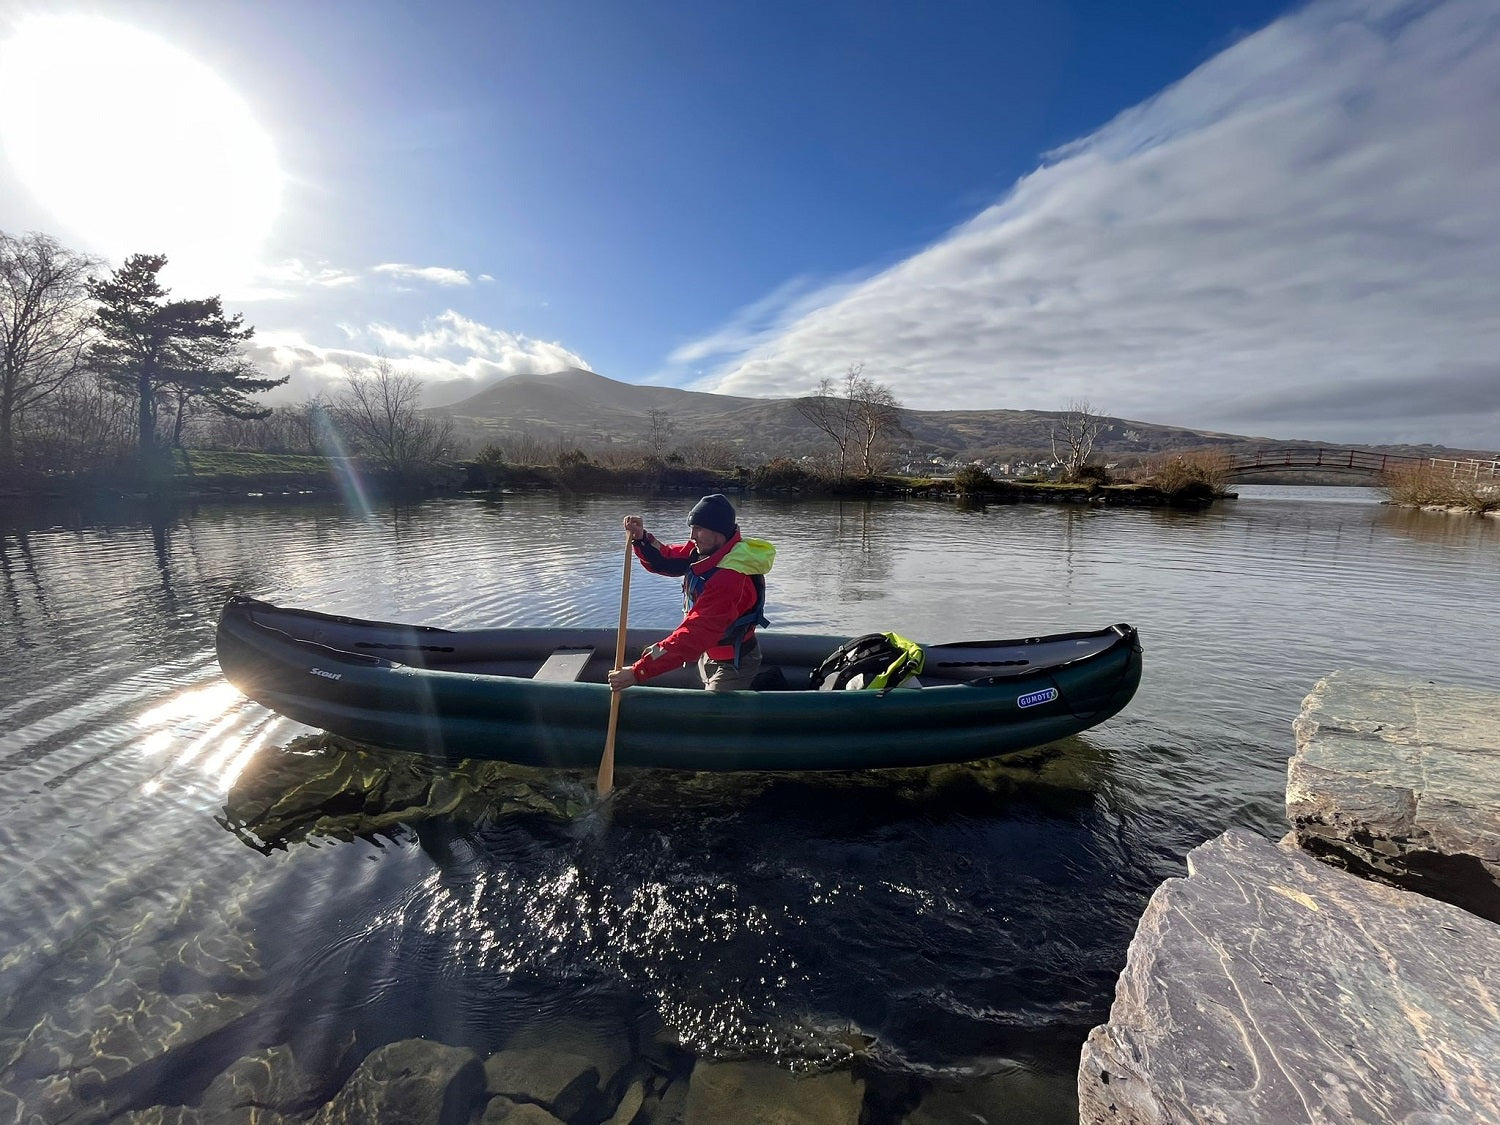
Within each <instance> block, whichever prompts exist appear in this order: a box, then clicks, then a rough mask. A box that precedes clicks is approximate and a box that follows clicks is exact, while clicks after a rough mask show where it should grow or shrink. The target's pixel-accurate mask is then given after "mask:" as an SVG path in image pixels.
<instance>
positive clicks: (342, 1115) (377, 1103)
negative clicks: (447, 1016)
mask: <svg viewBox="0 0 1500 1125" xmlns="http://www.w3.org/2000/svg"><path fill="white" fill-rule="evenodd" d="M483 1099H484V1070H483V1068H481V1067H480V1065H479V1057H478V1056H477V1055H475V1054H474V1052H473V1051H470V1050H468V1049H466V1048H463V1047H450V1046H448V1045H446V1044H444V1043H433V1042H429V1041H428V1040H426V1039H403V1040H402V1041H401V1042H399V1043H389V1044H387V1045H386V1046H384V1047H380V1048H378V1049H376V1050H374V1051H371V1052H370V1053H369V1055H367V1056H366V1057H365V1060H364V1062H362V1063H360V1064H359V1068H358V1069H357V1070H356V1071H355V1072H354V1074H353V1075H352V1076H351V1077H350V1078H349V1081H348V1082H345V1083H344V1088H343V1089H342V1090H340V1091H339V1092H338V1094H337V1095H336V1096H335V1097H334V1099H333V1101H331V1102H329V1103H328V1104H327V1105H325V1106H324V1107H323V1108H322V1109H320V1110H319V1111H318V1113H317V1114H316V1116H314V1117H313V1119H312V1125H369V1123H370V1122H377V1121H378V1122H384V1121H393V1122H394V1121H399V1122H402V1125H463V1123H466V1122H468V1121H469V1120H470V1119H471V1118H472V1116H473V1112H474V1109H475V1107H476V1106H478V1105H479V1104H481V1103H482V1102H483Z"/></svg>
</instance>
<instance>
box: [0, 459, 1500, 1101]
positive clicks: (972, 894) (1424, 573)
mask: <svg viewBox="0 0 1500 1125" xmlns="http://www.w3.org/2000/svg"><path fill="white" fill-rule="evenodd" d="M1378 498H1379V497H1378V494H1377V493H1375V492H1373V491H1372V490H1368V489H1358V488H1332V489H1331V488H1306V489H1297V488H1285V487H1269V486H1259V487H1255V486H1245V487H1243V488H1242V489H1241V494H1240V498H1239V499H1238V500H1234V501H1226V502H1221V503H1219V504H1217V505H1215V506H1214V507H1213V508H1212V509H1210V510H1208V511H1206V512H1176V511H1165V510H1099V511H1096V510H1085V509H1076V508H1070V507H1047V506H1029V505H1017V506H991V507H988V508H985V509H982V510H972V511H968V510H959V509H955V508H954V507H953V506H951V505H948V504H944V503H935V502H920V501H913V502H901V501H895V502H890V501H881V502H877V503H862V502H842V503H840V502H832V501H818V502H786V501H775V500H769V499H759V498H747V499H745V500H744V501H743V502H742V503H741V505H740V517H741V523H742V525H743V526H744V527H745V529H746V531H747V533H749V534H754V535H759V536H763V537H765V538H768V539H771V540H773V541H774V542H775V543H776V544H777V546H778V549H779V555H778V560H777V565H776V568H775V570H774V572H773V574H772V575H771V581H770V598H769V605H768V609H767V616H768V617H769V618H770V619H771V622H772V626H773V628H779V629H786V630H788V631H800V632H829V633H834V632H843V633H849V634H855V633H860V632H865V631H870V630H877V629H879V630H894V631H898V632H900V633H903V634H905V635H907V636H910V637H913V638H918V639H923V640H928V641H948V640H963V639H979V638H991V637H1019V636H1030V635H1035V634H1038V633H1043V632H1056V631H1062V630H1068V629H1082V628H1094V627H1098V626H1102V625H1107V624H1110V623H1112V622H1116V621H1127V622H1130V623H1131V624H1134V625H1136V626H1137V627H1138V628H1139V629H1140V632H1141V638H1142V643H1143V645H1144V646H1145V650H1146V651H1145V662H1146V663H1145V676H1144V679H1143V682H1142V686H1141V690H1140V692H1139V694H1138V695H1137V697H1136V699H1135V701H1134V702H1133V703H1132V704H1131V706H1130V707H1129V708H1127V709H1126V710H1125V712H1124V713H1123V714H1121V715H1120V716H1119V717H1117V718H1116V719H1114V720H1112V721H1110V722H1109V723H1107V724H1105V725H1104V726H1102V727H1100V728H1097V729H1096V730H1094V731H1091V732H1088V733H1087V734H1085V735H1084V736H1082V737H1081V738H1079V739H1075V740H1071V741H1070V742H1068V743H1064V744H1061V745H1059V746H1058V747H1057V748H1055V753H1054V754H1053V755H1052V756H1051V761H1050V764H1049V765H1048V766H1047V769H1046V770H1045V771H1044V772H1043V773H1042V774H1040V775H1038V774H1036V773H1035V772H1034V771H1031V772H1030V773H1028V771H1019V772H1012V773H1005V772H1003V771H996V770H991V769H988V768H970V767H965V768H959V769H948V770H939V771H910V772H908V771H902V772H900V773H896V774H889V775H887V774H863V775H836V776H829V775H815V776H807V777H787V776H746V775H737V776H731V777H709V776H706V775H695V776H680V775H670V774H654V773H653V774H634V775H633V774H631V773H629V772H625V773H622V774H621V775H620V776H619V778H618V780H617V785H618V790H617V796H616V798H615V800H614V802H613V807H612V809H610V810H609V813H608V815H603V814H601V813H599V812H598V811H591V812H589V813H587V814H584V815H581V816H574V817H572V818H567V817H561V816H553V815H548V814H545V813H536V814H528V815H504V816H500V815H497V816H495V817H493V818H490V819H487V820H485V821H484V822H482V823H480V824H479V825H478V826H477V827H473V828H463V829H461V830H460V829H459V828H458V827H455V826H452V825H447V826H445V825H444V824H443V823H442V822H441V821H429V822H427V823H426V824H425V825H424V826H423V827H422V829H421V831H420V832H416V831H411V830H404V829H397V830H395V831H394V832H393V834H391V835H390V836H387V837H385V838H381V839H379V840H375V841H365V840H356V841H354V842H352V843H329V842H328V841H323V842H321V843H319V844H318V845H317V846H314V845H312V844H309V843H292V844H290V845H288V846H287V847H285V848H284V849H281V850H272V851H271V852H270V853H269V854H262V853H261V852H260V851H258V850H255V849H254V848H252V847H247V846H246V844H245V842H243V841H242V840H241V839H240V838H239V837H237V836H236V835H234V834H233V833H231V832H229V831H226V829H225V828H224V827H222V826H221V823H220V821H219V819H217V818H218V817H221V816H222V815H223V812H224V808H223V806H224V804H225V801H226V794H227V793H228V792H229V791H230V788H231V786H232V785H233V784H234V783H235V781H236V779H237V778H239V777H241V776H242V775H246V774H248V772H250V771H251V770H253V768H254V766H255V764H256V763H257V762H258V761H260V760H261V759H262V757H263V756H266V755H282V754H284V753H285V751H284V749H283V748H284V747H285V746H286V745H287V744H288V743H289V742H291V741H292V739H294V738H296V737H297V736H299V735H302V734H306V733H308V732H307V731H306V730H305V728H301V727H299V726H297V725H296V724H294V723H291V722H288V721H286V720H283V719H280V718H278V717H276V716H274V715H272V714H270V713H269V712H267V711H265V710H264V709H262V708H260V707H258V706H256V705H254V704H251V703H248V702H247V701H245V700H244V699H242V698H241V697H240V696H238V694H237V693H236V692H235V691H234V690H233V689H232V688H230V687H228V685H226V684H225V683H224V681H223V679H222V677H221V676H220V675H219V671H218V667H217V665H216V663H215V660H214V653H213V631H214V621H215V617H216V615H217V613H218V610H219V608H220V606H221V605H222V603H223V601H224V600H225V599H226V598H227V597H228V596H229V595H230V594H231V593H236V592H244V593H249V594H253V595H256V596H259V597H264V598H266V599H269V600H272V601H276V602H279V603H282V604H288V605H298V606H305V607H309V608H317V609H322V610H326V611H331V612H339V613H348V614H353V615H357V616H362V617H378V618H386V619H395V620H410V621H416V622H425V623H430V624H436V625H444V626H454V627H466V626H481V625H605V626H609V627H613V625H614V624H615V621H616V619H617V616H618V607H619V571H620V549H621V535H620V530H619V520H620V516H621V515H623V514H625V513H627V512H630V511H642V512H643V513H644V515H645V517H646V522H647V526H648V527H650V528H652V529H653V530H655V531H657V532H658V533H659V534H663V535H664V536H675V535H676V533H677V532H679V531H683V530H685V529H684V527H683V516H684V514H685V512H686V510H687V508H688V507H689V506H690V504H691V501H692V499H693V498H682V497H675V498H665V499H659V500H650V501H645V502H636V501H632V500H630V499H629V498H616V499H610V498H575V497H566V496H557V495H517V496H505V497H501V498H495V499H470V498H464V499H449V500H440V501H434V502H431V503H427V504H423V505H420V506H416V507H408V508H395V509H393V508H390V507H383V508H376V509H375V510H373V511H368V512H363V511H358V510H355V509H354V508H353V507H351V506H342V505H333V504H327V505H324V504H317V505H314V504H307V505H284V506H275V507H272V506H266V507H257V506H247V505H241V506H230V507H199V508H195V509H180V510H172V511H163V512H155V513H153V512H149V511H133V512H130V513H124V514H116V515H114V516H113V517H109V518H102V517H97V516H96V517H85V516H82V515H78V514H59V513H56V512H53V513H50V514H39V513H35V512H28V513H17V512H11V513H9V514H8V515H0V519H3V520H5V523H4V525H3V528H0V660H3V668H4V672H3V680H0V855H3V874H0V890H3V893H0V996H3V1000H0V1090H3V1091H9V1092H10V1096H12V1097H18V1098H20V1099H22V1100H23V1102H25V1103H26V1104H27V1105H28V1108H33V1107H36V1106H40V1107H41V1108H40V1110H39V1112H42V1113H43V1114H44V1115H51V1117H52V1118H56V1119H61V1118H62V1116H63V1115H64V1114H65V1112H68V1111H69V1110H68V1107H69V1106H75V1107H76V1099H77V1098H80V1097H82V1098H91V1097H98V1096H102V1097H105V1098H106V1099H112V1100H111V1101H110V1104H112V1105H114V1106H117V1107H125V1108H128V1107H145V1106H150V1105H175V1104H183V1103H192V1102H195V1101H196V1100H197V1099H198V1098H199V1097H200V1096H201V1095H202V1093H203V1091H204V1090H205V1089H206V1088H207V1086H208V1084H209V1083H210V1081H211V1080H212V1079H213V1078H214V1076H215V1075H217V1074H218V1073H219V1072H220V1071H222V1070H223V1069H224V1068H225V1067H226V1066H228V1065H229V1064H230V1063H232V1062H233V1061H234V1060H235V1059H237V1058H239V1057H240V1056H243V1055H249V1054H252V1053H254V1052H256V1051H258V1050H261V1049H263V1048H266V1047H270V1046H274V1045H277V1044H291V1045H292V1046H293V1047H294V1048H295V1050H296V1051H297V1052H298V1054H299V1058H301V1059H303V1060H305V1061H306V1065H308V1066H309V1067H311V1068H312V1069H313V1070H315V1071H317V1072H319V1073H321V1074H322V1075H323V1076H324V1077H323V1079H322V1080H323V1081H324V1082H325V1083H327V1084H331V1088H330V1090H329V1091H328V1093H330V1094H331V1092H332V1090H335V1089H336V1088H337V1083H338V1082H341V1081H342V1080H343V1078H344V1077H345V1076H347V1074H348V1073H349V1071H350V1069H351V1068H352V1067H353V1066H354V1065H355V1064H356V1063H357V1062H358V1061H359V1058H360V1057H362V1056H363V1055H364V1054H365V1053H366V1052H368V1051H369V1050H371V1049H372V1048H374V1047H377V1046H379V1045H381V1044H384V1043H387V1042H392V1041H396V1040H400V1039H406V1038H411V1037H415V1036H425V1037H428V1038H430V1039H434V1040H438V1041H442V1042H446V1043H450V1044H455V1045H461V1046H468V1047H472V1048H474V1049H475V1050H476V1051H478V1052H479V1054H480V1056H481V1057H484V1056H485V1055H487V1054H489V1053H491V1052H493V1051H495V1050H497V1049H500V1048H501V1047H504V1046H506V1045H508V1044H515V1043H521V1042H547V1041H549V1036H552V1037H556V1038H561V1039H566V1038H568V1037H570V1036H572V1037H576V1036H577V1035H579V1034H583V1033H584V1032H585V1031H592V1032H597V1033H599V1034H602V1035H607V1036H613V1037H616V1038H618V1039H620V1040H621V1041H623V1042H628V1043H630V1044H632V1050H637V1051H647V1052H649V1051H650V1050H652V1048H651V1047H650V1046H649V1045H650V1044H652V1043H656V1044H660V1043H663V1042H670V1043H673V1044H676V1045H677V1046H678V1047H679V1048H680V1053H681V1054H682V1055H686V1056H688V1057H692V1056H695V1055H707V1056H712V1057H743V1056H749V1057H755V1058H767V1059H771V1058H774V1059H777V1060H779V1061H781V1062H783V1063H784V1064H787V1065H791V1066H802V1067H808V1066H853V1067H854V1068H856V1070H857V1071H858V1072H859V1073H860V1074H861V1075H862V1076H863V1077H864V1078H865V1079H866V1082H867V1089H868V1090H869V1091H870V1096H869V1102H868V1105H869V1111H868V1112H869V1118H868V1119H869V1120H870V1121H871V1122H872V1123H873V1125H880V1123H881V1122H884V1121H893V1122H894V1121H899V1120H901V1119H902V1117H903V1115H904V1114H905V1113H906V1112H907V1111H909V1110H911V1108H912V1107H913V1106H915V1105H917V1104H918V1102H919V1101H921V1100H922V1099H924V1098H928V1097H931V1096H933V1092H934V1091H945V1092H946V1093H947V1094H948V1095H951V1096H952V1097H953V1098H956V1099H959V1102H962V1100H963V1099H968V1104H971V1105H972V1106H974V1107H977V1109H978V1110H980V1111H982V1112H986V1113H990V1114H994V1113H996V1112H997V1108H996V1107H999V1110H998V1112H1003V1113H1009V1114H1010V1115H1011V1119H1014V1120H1029V1121H1049V1120H1057V1121H1064V1120H1075V1119H1076V1104H1075V1102H1074V1098H1073V1092H1072V1088H1073V1080H1074V1073H1075V1067H1076V1062H1077V1055H1078V1048H1079V1045H1080V1044H1081V1042H1082V1040H1083V1037H1084V1035H1085V1034H1086V1033H1087V1031H1088V1029H1089V1028H1090V1027H1092V1026H1093V1025H1095V1024H1097V1023H1099V1022H1101V1021H1102V1020H1103V1019H1104V1018H1105V1017H1106V1015H1107V1012H1108V1007H1109V1004H1110V1001H1111V998H1112V993H1113V987H1114V981H1115V977H1116V975H1117V973H1118V972H1119V970H1120V968H1121V967H1122V965H1123V963H1124V957H1125V950H1126V946H1127V945H1128V943H1129V940H1130V937H1131V935H1132V933H1133V931H1134V928H1135V924H1136V921H1137V919H1138V917H1139V915H1140V912H1141V910H1142V908H1143V907H1144V905H1145V901H1146V899H1147V897H1148V896H1149V895H1150V893H1151V891H1152V890H1153V889H1154V888H1155V887H1156V886H1157V884H1158V883H1160V882H1161V880H1162V879H1164V878H1168V877H1171V876H1175V875H1180V874H1182V873H1183V872H1184V870H1185V865H1184V863H1183V857H1184V855H1185V854H1186V852H1187V851H1188V850H1189V849H1191V848H1192V847H1194V846H1195V845H1197V844H1199V843H1201V842H1202V841H1204V840H1206V839H1208V838H1210V837H1212V836H1215V835H1217V834H1218V833H1219V832H1221V831H1223V830H1224V829H1225V828H1228V827H1231V826H1240V827H1246V828H1250V829H1252V830H1255V831H1257V832H1260V833H1262V834H1264V835H1265V836H1267V837H1272V838H1275V837H1279V836H1280V835H1282V834H1283V832H1284V831H1285V823H1284V817H1283V811H1282V798H1283V786H1284V781H1285V768H1286V759H1287V757H1288V756H1289V755H1290V754H1291V752H1292V750H1293V738H1292V731H1291V726H1290V724H1291V720H1292V719H1293V718H1294V717H1295V716H1296V715H1297V712H1298V709H1299V706H1300V702H1301V699H1302V697H1303V696H1304V695H1305V694H1306V693H1307V692H1308V691H1309V690H1310V689H1311V688H1312V687H1313V685H1314V684H1315V683H1316V682H1317V681H1318V679H1319V678H1321V677H1322V676H1324V675H1325V674H1327V673H1328V672H1330V671H1333V670H1334V669H1340V668H1351V667H1371V668H1377V669H1383V670H1387V671H1391V672H1396V673H1400V674H1404V675H1409V676H1412V677H1414V678H1420V679H1432V680H1436V681H1439V682H1446V683H1455V684H1469V685H1475V686H1484V687H1492V686H1493V685H1494V684H1496V683H1497V682H1500V646H1497V645H1496V643H1495V637H1496V636H1497V635H1500V521H1496V520H1494V519H1484V518H1478V517H1468V516H1450V515H1438V514H1432V513H1423V512H1410V511H1402V510H1395V509H1391V508H1389V507H1386V506H1382V505H1380V504H1379V503H1378V502H1377V501H1378ZM678 597H679V595H678V593H677V591H676V589H675V587H674V585H673V583H672V582H670V581H669V580H665V579H654V578H651V577H650V576H644V575H642V574H641V573H640V572H639V571H637V575H636V578H635V580H634V581H633V584H632V589H631V606H630V622H631V624H632V625H633V626H643V627H645V626H661V627H662V628H663V630H665V629H666V628H667V627H669V626H671V625H673V624H675V622H676V620H677V617H678V616H679V614H678ZM663 733H664V737H666V736H670V737H677V738H704V739H709V738H712V737H713V732H712V731H675V732H663ZM591 782H592V779H591V778H587V779H585V778H579V777H556V778H552V779H551V780H550V781H548V782H546V784H547V785H550V786H552V787H554V788H555V792H554V793H552V794H550V796H552V797H555V798H557V799H558V801H559V802H566V800H567V799H570V798H571V799H573V800H575V801H577V800H579V799H581V798H584V797H586V796H587V794H588V790H589V786H590V785H591ZM580 1029H583V1031H580ZM58 1075H61V1076H63V1078H64V1081H63V1082H62V1083H61V1084H59V1083H57V1082H55V1081H54V1080H53V1079H54V1078H55V1077H56V1076H58ZM315 1084H316V1083H315ZM59 1091H61V1092H59ZM5 1097H6V1095H5V1094H0V1102H4V1099H5ZM70 1098H72V1099H75V1101H69V1099H70ZM49 1099H50V1100H49ZM959 1102H954V1103H950V1104H959ZM997 1119H1004V1118H1003V1117H998V1118H997V1117H994V1116H992V1117H991V1120H997Z"/></svg>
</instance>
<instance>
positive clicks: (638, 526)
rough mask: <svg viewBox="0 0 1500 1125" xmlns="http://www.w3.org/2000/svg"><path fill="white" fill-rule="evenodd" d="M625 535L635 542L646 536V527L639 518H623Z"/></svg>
mask: <svg viewBox="0 0 1500 1125" xmlns="http://www.w3.org/2000/svg"><path fill="white" fill-rule="evenodd" d="M625 534H626V535H628V536H630V538H631V539H632V540H633V541H637V542H638V541H639V540H640V539H641V538H642V537H643V536H645V534H646V525H645V524H644V523H643V522H642V521H641V517H640V516H626V517H625Z"/></svg>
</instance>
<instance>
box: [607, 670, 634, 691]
mask: <svg viewBox="0 0 1500 1125" xmlns="http://www.w3.org/2000/svg"><path fill="white" fill-rule="evenodd" d="M638 683H640V681H639V680H637V679H636V678H635V670H634V669H632V668H616V669H615V670H614V671H613V672H611V673H610V674H609V686H610V688H611V690H613V691H624V690H625V689H626V688H628V687H634V686H635V685H636V684H638Z"/></svg>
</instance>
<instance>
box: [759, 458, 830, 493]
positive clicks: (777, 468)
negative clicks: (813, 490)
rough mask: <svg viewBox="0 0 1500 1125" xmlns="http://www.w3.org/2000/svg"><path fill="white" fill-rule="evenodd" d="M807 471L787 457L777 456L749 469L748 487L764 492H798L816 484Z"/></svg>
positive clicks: (815, 480) (815, 478)
mask: <svg viewBox="0 0 1500 1125" xmlns="http://www.w3.org/2000/svg"><path fill="white" fill-rule="evenodd" d="M817 481H818V478H817V476H816V474H814V473H810V472H808V471H807V470H806V469H804V468H803V467H802V466H801V465H799V464H797V462H795V461H793V460H791V459H790V458H788V457H777V458H774V459H772V460H770V461H767V462H766V463H765V464H764V465H757V466H755V468H753V469H751V470H750V487H751V488H753V489H758V490H760V491H764V492H798V491H801V490H803V489H807V488H810V487H812V486H813V485H814V484H816V483H817Z"/></svg>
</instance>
